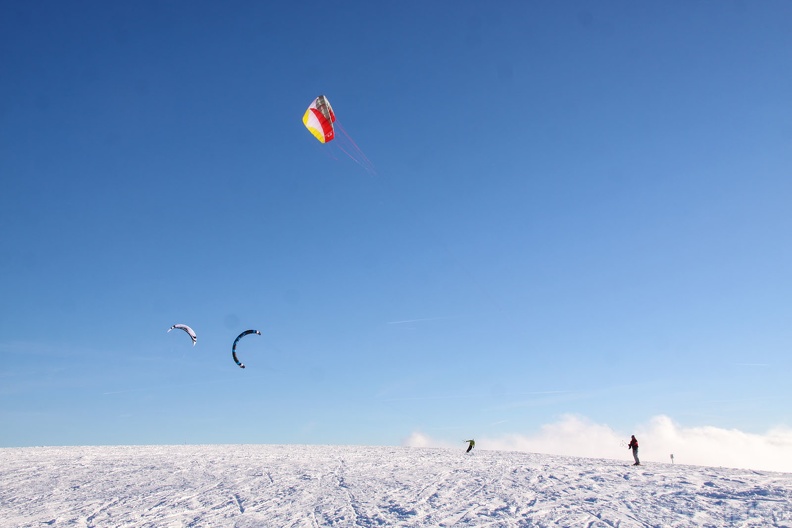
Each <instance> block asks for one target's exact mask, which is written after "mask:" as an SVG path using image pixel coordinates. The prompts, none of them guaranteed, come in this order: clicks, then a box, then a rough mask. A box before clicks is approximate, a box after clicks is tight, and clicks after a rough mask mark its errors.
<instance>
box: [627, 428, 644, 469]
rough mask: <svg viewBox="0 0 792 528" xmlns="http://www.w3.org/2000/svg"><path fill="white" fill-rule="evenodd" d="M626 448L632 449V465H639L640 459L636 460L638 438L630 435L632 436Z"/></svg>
mask: <svg viewBox="0 0 792 528" xmlns="http://www.w3.org/2000/svg"><path fill="white" fill-rule="evenodd" d="M627 449H632V452H633V458H634V459H635V464H633V466H640V465H641V461H640V460H638V440H637V439H636V438H635V435H632V438H630V443H629V444H627Z"/></svg>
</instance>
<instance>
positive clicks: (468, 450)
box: [465, 440, 476, 453]
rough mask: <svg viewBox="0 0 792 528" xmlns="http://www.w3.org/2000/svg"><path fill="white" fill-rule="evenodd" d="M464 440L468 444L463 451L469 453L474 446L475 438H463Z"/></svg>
mask: <svg viewBox="0 0 792 528" xmlns="http://www.w3.org/2000/svg"><path fill="white" fill-rule="evenodd" d="M465 442H467V443H468V444H470V445H469V446H468V448H467V451H465V453H470V450H471V449H473V448H474V447H476V441H475V440H465Z"/></svg>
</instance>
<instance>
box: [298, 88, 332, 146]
mask: <svg viewBox="0 0 792 528" xmlns="http://www.w3.org/2000/svg"><path fill="white" fill-rule="evenodd" d="M335 120H336V118H335V114H334V113H333V107H332V106H330V101H328V100H327V97H325V96H324V95H320V96H319V97H317V98H316V99H314V100H313V102H312V103H311V106H309V107H308V110H306V111H305V114H304V115H303V124H304V125H305V128H307V129H308V130H309V131H310V132H311V134H313V135H314V137H315V138H316V139H318V140H319V141H320V142H322V143H327V142H328V141H333V138H334V137H335V129H334V127H333V123H334V122H335Z"/></svg>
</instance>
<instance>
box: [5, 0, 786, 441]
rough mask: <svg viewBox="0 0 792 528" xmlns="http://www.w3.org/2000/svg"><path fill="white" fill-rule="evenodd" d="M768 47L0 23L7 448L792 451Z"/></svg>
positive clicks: (238, 18) (515, 18)
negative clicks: (612, 442) (734, 438)
mask: <svg viewBox="0 0 792 528" xmlns="http://www.w3.org/2000/svg"><path fill="white" fill-rule="evenodd" d="M791 23H792V4H790V3H789V2H782V1H768V2H761V3H747V2H695V3H694V2H664V3H662V4H649V3H639V4H636V3H634V2H598V3H596V4H592V3H590V2H563V3H550V2H496V3H492V2H490V3H483V2H429V3H428V2H409V1H408V2H401V3H395V4H387V5H386V4H382V3H371V2H347V3H344V4H343V5H331V4H327V3H320V2H299V3H284V4H283V5H277V6H276V5H271V4H269V3H266V2H234V3H233V4H229V3H217V2H126V3H106V2H69V3H62V2H48V1H42V2H26V3H20V2H16V3H11V2H6V3H4V4H3V5H2V7H0V66H2V71H3V75H2V82H0V178H1V181H2V192H0V232H1V233H2V239H1V240H0V252H1V253H0V299H2V302H1V303H0V355H2V358H3V361H2V363H1V364H0V382H1V383H0V422H1V423H2V424H3V427H2V428H0V445H2V446H25V445H41V444H47V445H60V444H135V443H148V444H170V443H182V442H189V443H320V444H325V443H326V444H336V443H342V444H397V443H399V442H401V441H402V440H403V439H404V438H405V437H408V436H409V435H410V434H412V433H414V432H416V431H420V432H422V433H423V434H426V435H430V436H432V437H434V438H442V439H445V440H448V441H456V440H462V439H465V438H469V437H471V436H486V437H493V438H494V437H499V436H503V435H509V434H517V435H530V434H532V432H535V431H537V430H538V429H539V428H540V427H542V426H543V425H545V424H548V423H553V422H554V421H556V420H558V419H559V417H560V416H563V415H568V414H572V415H577V416H582V417H585V419H587V420H591V421H592V422H593V423H598V424H607V425H608V426H609V427H611V428H613V429H614V430H617V431H620V432H621V431H623V432H625V433H627V434H629V433H630V431H631V430H633V429H634V428H635V427H636V426H637V425H638V424H642V423H648V421H649V420H651V419H652V418H653V417H655V416H658V415H667V416H670V417H671V418H673V419H674V420H675V421H677V423H679V424H681V425H682V426H686V427H697V426H712V427H718V428H724V429H729V430H731V429H735V430H740V431H744V432H750V433H756V434H762V433H763V432H765V431H768V430H770V429H772V428H778V427H786V428H788V427H792V417H791V416H790V414H789V401H790V396H792V389H790V388H789V387H790V385H789V382H788V372H789V371H790V367H791V366H792V365H791V364H790V363H792V360H790V359H789V358H790V350H792V325H791V324H790V322H792V306H790V299H792V275H791V274H790V269H792V244H790V233H792V214H790V203H792V177H790V176H792V173H791V171H790V167H792V106H790V104H789V102H790V94H792V70H791V69H790V68H789V65H790V64H792V32H790V31H789V27H790V24H791ZM319 94H325V95H326V96H327V97H328V98H329V100H330V102H331V103H332V104H333V107H334V109H335V112H336V114H337V116H338V120H339V122H340V124H341V125H343V127H344V129H345V130H346V131H347V132H348V134H349V136H351V137H352V138H353V139H354V141H355V142H356V143H357V145H358V146H359V147H360V149H361V151H362V152H364V153H365V155H366V156H367V157H368V158H369V159H370V160H371V161H372V163H373V164H374V166H375V168H376V172H375V173H372V172H370V171H366V170H364V169H363V168H362V167H361V166H359V165H357V164H356V163H355V162H354V161H353V160H351V159H349V158H348V157H346V156H345V155H344V153H343V152H341V151H340V150H339V149H338V148H336V146H335V145H333V144H332V143H331V144H328V145H321V144H319V143H318V142H317V141H316V140H315V139H314V138H313V137H312V136H311V135H310V134H309V133H308V131H307V130H306V129H305V128H304V127H303V125H302V122H301V119H302V114H303V112H304V111H305V108H306V107H307V106H308V105H309V104H310V102H311V101H312V100H313V98H315V97H316V96H317V95H319ZM176 323H184V324H188V325H190V326H191V327H193V328H194V329H195V331H196V332H197V334H198V344H197V346H195V347H192V346H191V344H190V340H189V338H188V337H187V336H186V335H184V334H183V333H179V332H171V333H167V329H168V328H169V327H170V326H171V325H173V324H176ZM248 328H254V329H258V330H260V331H261V333H262V335H261V336H255V335H252V336H248V337H246V338H245V339H244V340H243V341H241V342H240V345H239V355H240V359H241V360H242V361H243V362H244V363H245V364H246V365H247V368H246V369H245V370H241V369H239V368H238V367H237V366H236V365H235V364H234V362H233V361H232V359H231V344H232V342H233V340H234V338H235V337H236V336H237V334H239V333H240V332H241V331H243V330H246V329H248Z"/></svg>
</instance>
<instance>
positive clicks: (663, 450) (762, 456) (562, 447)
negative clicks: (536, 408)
mask: <svg viewBox="0 0 792 528" xmlns="http://www.w3.org/2000/svg"><path fill="white" fill-rule="evenodd" d="M631 434H635V436H636V437H637V438H638V441H639V443H640V446H641V447H640V450H639V455H640V457H641V461H642V462H665V463H670V462H671V454H673V455H674V462H675V463H678V464H693V465H701V466H716V467H717V466H723V467H734V468H749V469H763V470H769V471H784V472H792V429H788V428H778V429H773V430H770V431H768V432H767V433H765V434H754V433H745V432H743V431H740V430H737V429H722V428H718V427H711V426H703V427H682V426H680V425H678V424H676V423H674V422H673V421H672V420H671V418H669V417H668V416H656V417H654V418H652V419H651V420H649V422H648V423H647V424H645V425H641V426H638V427H636V428H635V430H633V431H627V432H617V431H615V430H613V429H612V428H611V427H609V426H608V425H605V424H597V423H593V422H591V421H590V420H588V419H586V418H584V417H579V416H572V415H565V416H562V417H561V418H560V419H559V420H558V421H557V422H554V423H550V424H546V425H543V426H542V427H541V428H540V429H539V431H538V432H537V433H535V434H529V435H525V434H506V435H502V436H499V437H481V438H476V448H478V449H490V450H498V451H525V452H530V453H546V454H553V455H565V456H579V457H587V458H612V459H624V460H625V462H630V461H631V460H632V455H631V454H630V452H629V451H628V449H627V442H628V440H629V439H630V435H631ZM403 445H406V446H413V447H458V446H457V444H456V443H449V442H445V441H442V440H438V439H434V438H430V437H429V436H427V435H425V434H423V433H420V432H414V433H413V434H412V435H410V436H409V437H408V438H407V439H405V440H404V442H403Z"/></svg>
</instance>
